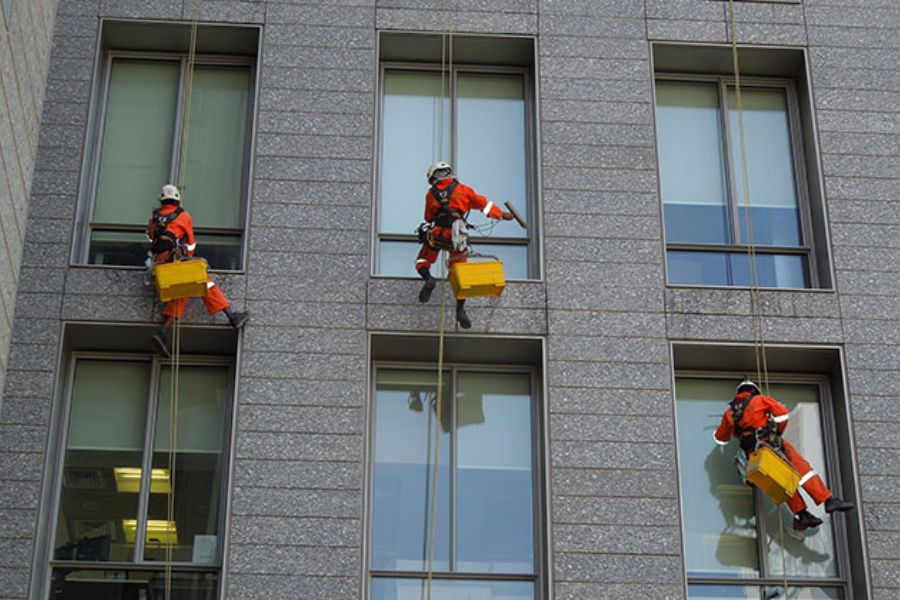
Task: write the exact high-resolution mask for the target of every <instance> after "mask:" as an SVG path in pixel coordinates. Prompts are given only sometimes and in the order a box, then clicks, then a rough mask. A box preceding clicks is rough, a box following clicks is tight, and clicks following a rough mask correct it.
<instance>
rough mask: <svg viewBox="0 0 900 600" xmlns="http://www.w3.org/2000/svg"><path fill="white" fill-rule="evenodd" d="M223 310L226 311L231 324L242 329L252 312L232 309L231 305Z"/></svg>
mask: <svg viewBox="0 0 900 600" xmlns="http://www.w3.org/2000/svg"><path fill="white" fill-rule="evenodd" d="M222 312H224V313H225V316H226V317H228V322H229V323H231V326H232V327H234V328H235V329H240V328H241V327H243V326H244V324H245V323H246V322H247V319H249V318H250V312H249V311H247V312H236V311H234V310H232V309H231V307H230V306H229V307H228V308H226V309H225V310H223V311H222Z"/></svg>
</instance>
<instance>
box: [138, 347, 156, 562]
mask: <svg viewBox="0 0 900 600" xmlns="http://www.w3.org/2000/svg"><path fill="white" fill-rule="evenodd" d="M160 372H161V369H160V364H159V360H158V359H153V364H152V366H151V368H150V385H149V387H148V389H147V416H146V418H145V419H144V422H145V425H144V457H143V460H142V465H141V487H140V497H139V498H138V514H137V527H135V532H134V562H136V563H140V562H143V560H144V543H145V542H146V540H147V520H148V517H147V515H148V514H149V512H150V485H151V483H152V474H153V444H154V437H155V436H154V432H155V431H156V429H155V428H156V416H157V414H158V410H157V403H158V401H159V393H158V390H159V375H160Z"/></svg>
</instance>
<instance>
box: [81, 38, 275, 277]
mask: <svg viewBox="0 0 900 600" xmlns="http://www.w3.org/2000/svg"><path fill="white" fill-rule="evenodd" d="M188 57H189V54H188V53H187V52H178V51H158V52H157V51H138V50H114V49H113V50H106V51H101V58H100V61H101V62H100V67H99V69H100V75H99V77H98V82H99V89H98V91H97V94H96V98H95V100H94V101H93V102H92V105H91V109H90V111H91V112H92V113H94V114H95V117H94V120H95V123H93V125H92V126H91V127H90V132H89V136H90V137H89V147H90V149H89V150H88V151H86V153H85V160H87V161H89V164H88V167H87V171H86V172H85V173H86V177H87V179H88V182H87V186H86V187H85V188H84V190H83V191H82V193H81V201H80V202H79V207H80V209H79V210H80V211H81V218H80V222H79V225H78V227H77V228H76V234H75V235H76V237H75V243H74V244H73V251H72V260H71V264H72V266H87V267H92V268H107V269H109V268H114V269H143V268H144V267H142V266H135V265H116V264H93V263H90V262H88V259H89V255H90V249H91V236H92V234H93V232H95V231H113V232H129V233H144V231H145V230H146V225H144V224H141V225H129V224H118V225H117V224H110V223H95V222H94V209H95V208H96V202H97V186H98V185H99V178H100V155H101V152H102V150H103V137H104V135H105V133H106V117H107V112H108V110H107V109H108V103H109V91H110V90H109V88H110V80H111V77H112V65H113V62H114V61H115V60H117V59H124V60H134V61H142V60H146V61H156V62H163V61H169V62H173V63H175V62H177V63H178V64H179V75H178V90H177V92H176V104H177V106H176V111H175V122H174V123H172V124H171V125H172V133H173V135H172V149H171V152H170V163H169V176H168V177H169V181H177V180H178V172H179V168H180V164H181V135H182V131H183V129H184V127H183V125H184V123H183V121H184V113H185V100H186V97H185V87H186V85H187V80H188V73H187V63H188ZM194 65H195V68H196V66H206V65H213V66H226V67H229V66H235V67H249V69H250V87H249V89H248V97H247V130H246V134H247V135H246V138H245V140H244V149H243V150H244V152H243V154H244V164H243V166H242V168H241V176H242V178H243V186H242V189H241V199H240V212H241V222H242V225H241V227H239V228H216V227H203V226H202V225H200V226H195V227H194V233H195V234H196V235H198V236H202V235H206V234H219V235H223V234H224V235H234V236H240V240H241V241H240V248H241V256H240V260H239V261H238V268H237V269H211V270H214V271H217V272H222V273H241V272H244V271H245V270H246V265H247V249H248V241H247V225H248V217H249V214H250V210H249V204H250V195H251V194H250V189H251V185H252V181H251V179H252V173H253V149H254V144H255V131H256V124H255V114H256V105H257V102H258V98H257V96H258V89H259V63H258V57H256V56H249V55H227V54H207V53H203V54H197V55H195V57H194ZM163 183H165V182H161V183H160V186H162V184H163ZM156 191H157V190H148V195H147V198H148V204H147V219H148V220H149V218H150V213H151V212H152V210H153V208H154V207H155V205H154V204H153V203H152V200H153V198H154V197H155V194H156Z"/></svg>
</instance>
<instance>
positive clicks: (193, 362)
mask: <svg viewBox="0 0 900 600" xmlns="http://www.w3.org/2000/svg"><path fill="white" fill-rule="evenodd" d="M80 360H98V361H106V362H131V363H146V364H147V367H148V369H149V385H148V386H147V407H146V413H145V415H144V419H145V422H144V439H143V448H142V450H141V452H142V456H141V461H142V464H141V483H140V487H139V491H138V494H139V497H138V503H137V515H136V518H137V527H136V529H135V547H134V550H133V556H134V560H133V561H131V562H127V561H83V560H56V559H54V558H53V554H52V549H53V548H54V547H55V542H56V532H57V527H58V525H59V517H60V506H61V502H62V494H63V485H62V484H63V478H64V476H65V463H66V450H67V445H68V438H69V421H70V418H71V413H72V396H73V393H74V389H75V372H76V369H77V365H78V362H79V361H80ZM173 364H174V363H173V361H172V360H171V359H164V358H161V357H159V356H157V355H149V354H138V353H125V352H81V351H75V352H72V354H71V358H70V360H69V364H68V370H67V373H66V376H65V389H64V391H63V396H62V405H61V410H60V416H59V419H58V422H59V425H60V427H61V431H60V435H59V445H58V448H57V452H56V456H55V457H54V460H55V463H54V464H55V465H56V473H55V477H54V480H53V486H54V487H53V492H52V493H51V496H50V497H51V502H52V505H51V507H50V512H49V517H50V518H49V527H48V528H47V538H48V544H49V546H48V547H49V548H50V549H51V553H50V555H49V557H48V560H47V561H46V562H45V563H44V566H45V568H46V573H45V576H44V580H43V583H44V586H45V587H44V593H46V592H47V591H49V590H50V589H51V585H52V578H53V573H54V571H55V570H57V569H74V570H85V571H97V572H102V571H148V572H159V571H162V570H164V569H165V568H166V566H167V565H168V564H169V563H166V562H165V561H147V560H145V559H144V547H145V545H146V541H145V540H146V531H147V529H146V527H147V521H148V509H149V502H150V478H151V474H152V473H151V467H152V464H153V454H154V448H153V442H155V426H156V417H157V409H158V408H159V379H160V374H161V372H162V368H163V367H166V366H168V367H171V366H172V365H173ZM179 365H180V366H188V367H193V366H208V367H225V368H226V369H227V373H228V392H227V393H228V398H229V405H228V406H227V407H226V408H225V409H224V411H223V413H224V416H225V423H224V430H223V431H222V439H223V442H224V444H225V446H224V447H223V450H222V468H221V473H220V497H219V506H220V509H219V512H220V514H219V516H218V521H217V528H218V532H219V533H218V534H217V535H218V536H219V542H218V548H217V549H216V558H215V561H214V562H213V563H202V564H201V563H194V562H185V561H173V562H172V563H171V565H172V569H173V571H177V572H179V573H214V574H216V575H217V580H216V587H217V591H216V597H218V596H219V595H220V594H221V591H222V589H224V588H223V575H224V570H225V560H224V558H225V546H226V542H227V539H226V538H227V535H226V534H227V530H226V527H227V524H228V519H229V509H230V503H229V500H230V497H231V490H230V489H229V485H228V484H229V481H230V479H231V468H232V465H233V462H234V461H233V456H232V453H233V450H234V439H233V437H234V436H233V434H234V425H235V410H236V407H237V402H236V398H235V393H236V381H235V375H236V368H235V362H234V360H233V359H232V358H230V357H214V356H182V357H181V358H180V360H179ZM139 540H140V541H139Z"/></svg>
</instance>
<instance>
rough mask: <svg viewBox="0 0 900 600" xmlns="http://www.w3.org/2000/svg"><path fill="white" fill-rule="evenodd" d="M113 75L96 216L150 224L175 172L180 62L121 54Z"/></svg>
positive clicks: (122, 222)
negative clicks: (157, 201)
mask: <svg viewBox="0 0 900 600" xmlns="http://www.w3.org/2000/svg"><path fill="white" fill-rule="evenodd" d="M109 77H110V78H109V91H108V96H107V100H106V117H105V122H104V125H103V141H102V145H101V149H100V168H99V173H98V182H97V195H96V199H95V201H94V218H93V221H94V222H95V223H115V224H119V225H145V224H146V223H147V219H148V218H149V217H150V211H151V210H152V208H153V207H154V202H153V201H154V200H155V198H156V194H157V193H158V191H159V188H160V186H161V185H162V183H165V182H166V181H168V180H169V177H170V173H171V171H170V169H171V161H172V148H173V144H172V142H173V136H174V132H175V115H176V113H177V101H178V80H179V77H180V63H178V62H177V61H159V62H156V61H146V60H124V59H116V60H114V61H113V63H112V68H111V71H110V76H109ZM161 182H162V183H161Z"/></svg>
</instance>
